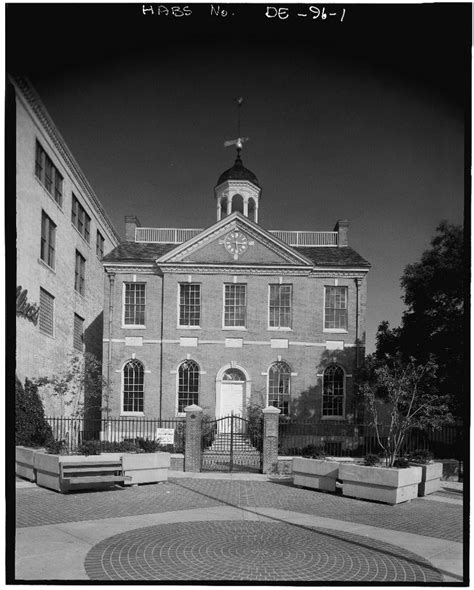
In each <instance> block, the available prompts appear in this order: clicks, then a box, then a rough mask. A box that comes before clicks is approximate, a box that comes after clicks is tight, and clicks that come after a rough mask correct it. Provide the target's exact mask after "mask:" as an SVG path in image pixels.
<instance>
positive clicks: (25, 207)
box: [7, 77, 119, 415]
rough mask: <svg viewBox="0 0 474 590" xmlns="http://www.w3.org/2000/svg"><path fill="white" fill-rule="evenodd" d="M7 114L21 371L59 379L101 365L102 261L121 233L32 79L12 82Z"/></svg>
mask: <svg viewBox="0 0 474 590" xmlns="http://www.w3.org/2000/svg"><path fill="white" fill-rule="evenodd" d="M7 110H8V117H10V125H9V129H10V133H12V134H13V133H14V138H13V137H10V142H13V141H14V143H15V148H14V152H15V167H16V228H17V279H16V318H17V319H16V322H17V327H16V336H17V340H16V373H17V375H18V377H19V378H20V379H21V380H22V381H23V380H24V379H25V378H26V377H28V378H37V377H41V376H52V375H53V374H58V373H59V372H60V371H61V370H62V368H64V367H65V366H66V365H67V363H68V362H70V359H71V356H72V355H74V354H76V355H77V354H79V355H81V354H83V353H85V352H90V353H92V354H94V355H95V356H96V357H97V358H98V359H99V360H101V357H102V331H103V327H102V323H103V318H102V316H103V305H104V303H103V301H104V299H103V293H104V271H103V267H102V264H101V259H102V257H103V256H104V255H106V254H107V253H108V252H109V251H110V250H112V249H113V248H114V247H115V246H116V245H117V244H118V242H119V236H118V234H117V232H116V230H115V229H114V227H113V226H112V224H111V222H110V220H109V219H108V217H107V215H106V214H105V212H104V210H103V208H102V206H101V204H100V201H99V199H98V197H97V196H96V195H95V193H94V191H93V189H92V188H91V186H90V185H89V183H88V181H87V179H86V178H85V176H84V174H83V172H82V171H81V169H80V167H79V165H78V164H77V162H76V161H75V159H74V157H73V156H72V154H71V152H70V151H69V149H68V147H67V145H66V144H65V142H64V140H63V139H62V137H61V135H60V133H59V131H58V130H57V129H56V127H55V125H54V123H53V122H52V120H51V118H50V117H49V115H48V113H47V112H46V110H45V108H44V106H43V104H42V102H41V99H40V98H39V96H38V95H37V93H36V91H35V90H34V89H33V88H32V87H31V85H30V84H29V83H28V82H27V81H26V80H25V79H23V78H17V77H10V78H9V83H8V87H7ZM12 121H14V124H13V122H12ZM7 132H8V131H7ZM56 402H57V400H55V399H54V397H51V398H46V399H44V403H45V410H46V413H47V414H49V415H52V414H57V413H59V408H57V407H56V406H57V403H56ZM61 413H63V412H61ZM66 413H67V412H66Z"/></svg>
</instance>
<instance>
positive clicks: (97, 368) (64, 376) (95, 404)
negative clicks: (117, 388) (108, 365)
mask: <svg viewBox="0 0 474 590" xmlns="http://www.w3.org/2000/svg"><path fill="white" fill-rule="evenodd" d="M35 384H36V385H37V386H39V387H44V388H45V389H46V390H47V391H48V393H49V394H50V395H52V396H55V397H58V398H59V402H60V411H61V414H62V415H64V414H65V413H66V408H67V409H68V412H67V413H68V414H70V415H71V416H72V417H76V418H79V417H81V418H82V417H92V416H93V415H99V414H100V411H101V410H102V409H106V407H107V402H108V394H109V387H108V384H107V380H106V379H105V378H104V377H103V375H102V365H101V363H100V362H99V361H98V360H97V358H96V357H95V356H94V355H93V354H91V353H89V352H86V353H84V354H77V353H74V354H72V355H71V357H70V361H69V363H68V364H67V365H66V367H65V369H64V370H63V371H62V372H61V373H59V374H54V375H50V376H43V377H39V378H37V379H35ZM102 404H104V405H105V406H106V407H105V408H103V407H102Z"/></svg>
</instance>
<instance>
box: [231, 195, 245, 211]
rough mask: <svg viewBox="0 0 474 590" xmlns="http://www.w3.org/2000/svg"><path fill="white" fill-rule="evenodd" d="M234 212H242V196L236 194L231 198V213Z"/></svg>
mask: <svg viewBox="0 0 474 590" xmlns="http://www.w3.org/2000/svg"><path fill="white" fill-rule="evenodd" d="M234 211H238V212H239V213H243V212H244V198H243V196H242V195H239V194H236V195H234V196H233V197H232V213H234Z"/></svg>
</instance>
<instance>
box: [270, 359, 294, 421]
mask: <svg viewBox="0 0 474 590" xmlns="http://www.w3.org/2000/svg"><path fill="white" fill-rule="evenodd" d="M290 376H291V371H290V367H289V366H288V365H287V364H286V363H284V362H283V361H278V362H277V363H273V365H272V366H271V367H270V370H269V371H268V405H269V406H275V408H279V409H280V410H281V413H282V414H288V413H289V405H290Z"/></svg>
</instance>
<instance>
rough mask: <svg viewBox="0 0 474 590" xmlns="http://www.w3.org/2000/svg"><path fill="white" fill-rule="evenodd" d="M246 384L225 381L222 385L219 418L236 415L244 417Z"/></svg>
mask: <svg viewBox="0 0 474 590" xmlns="http://www.w3.org/2000/svg"><path fill="white" fill-rule="evenodd" d="M244 386H245V383H244V382H240V383H239V382H236V381H223V382H222V383H221V395H220V404H219V416H217V418H223V417H224V416H230V414H231V413H232V412H234V414H236V415H239V416H242V413H243V407H244V394H245V387H244Z"/></svg>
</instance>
